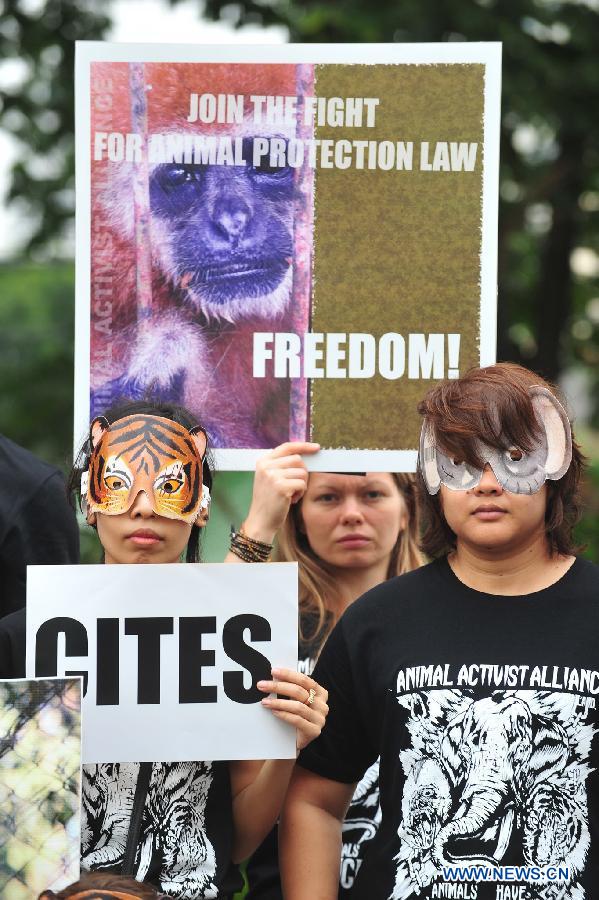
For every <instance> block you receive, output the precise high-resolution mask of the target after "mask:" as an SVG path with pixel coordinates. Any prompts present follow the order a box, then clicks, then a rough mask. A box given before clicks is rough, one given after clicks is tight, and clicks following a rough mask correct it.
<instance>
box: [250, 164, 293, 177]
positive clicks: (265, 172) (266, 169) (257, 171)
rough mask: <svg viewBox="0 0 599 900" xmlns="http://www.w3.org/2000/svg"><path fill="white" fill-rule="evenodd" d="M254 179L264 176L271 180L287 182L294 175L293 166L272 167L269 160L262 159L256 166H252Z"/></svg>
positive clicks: (251, 170) (251, 171)
mask: <svg viewBox="0 0 599 900" xmlns="http://www.w3.org/2000/svg"><path fill="white" fill-rule="evenodd" d="M250 173H251V174H252V175H253V176H254V177H258V178H259V177H260V176H263V177H265V178H268V179H269V180H276V181H286V180H287V179H289V178H290V177H291V175H292V173H293V170H292V168H291V166H271V165H270V163H269V161H268V159H262V160H260V162H259V163H258V164H257V165H255V166H250Z"/></svg>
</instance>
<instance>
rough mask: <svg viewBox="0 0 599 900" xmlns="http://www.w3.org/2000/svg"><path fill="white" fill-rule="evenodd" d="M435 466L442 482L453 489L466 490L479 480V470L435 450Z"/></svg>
mask: <svg viewBox="0 0 599 900" xmlns="http://www.w3.org/2000/svg"><path fill="white" fill-rule="evenodd" d="M437 466H438V471H439V476H440V478H441V481H442V482H443V484H445V485H447V487H449V488H451V489H452V490H455V491H468V490H470V489H471V488H473V487H475V486H476V485H477V484H478V482H479V481H480V471H479V470H478V469H475V468H474V467H473V466H469V465H468V463H466V462H464V461H463V460H461V459H459V458H458V457H454V456H447V455H446V454H445V453H443V451H442V450H437Z"/></svg>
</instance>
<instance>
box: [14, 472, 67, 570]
mask: <svg viewBox="0 0 599 900" xmlns="http://www.w3.org/2000/svg"><path fill="white" fill-rule="evenodd" d="M19 526H20V531H21V534H22V541H23V557H24V560H25V565H54V564H56V565H59V564H61V563H78V562H79V528H78V527H77V518H76V516H75V511H74V510H73V508H72V507H71V505H70V503H69V501H68V498H67V494H66V487H65V483H64V480H63V478H62V475H61V474H60V473H59V472H55V473H54V474H52V475H50V477H49V478H47V479H46V480H45V481H44V482H43V484H41V485H40V487H39V489H38V490H37V491H36V492H35V494H34V495H33V496H32V497H31V499H30V500H29V502H28V503H27V504H26V505H24V506H23V507H22V508H21V511H20V515H19Z"/></svg>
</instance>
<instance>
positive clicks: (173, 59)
mask: <svg viewBox="0 0 599 900" xmlns="http://www.w3.org/2000/svg"><path fill="white" fill-rule="evenodd" d="M76 85H77V161H78V166H77V170H78V175H77V179H78V180H77V203H78V235H77V241H78V243H77V254H78V257H77V258H78V272H77V353H76V358H77V378H76V384H77V398H76V440H77V441H78V439H79V437H80V436H82V435H84V434H85V430H86V427H87V424H88V422H89V418H90V413H91V414H92V415H96V414H98V413H101V412H102V411H103V410H104V409H105V408H106V406H107V405H109V404H110V403H111V402H112V401H113V400H115V399H116V398H117V397H121V396H123V395H124V396H130V397H133V398H136V397H141V396H143V395H144V394H145V393H146V392H147V391H148V389H151V390H152V391H153V392H154V393H157V394H159V395H160V396H162V397H164V398H167V399H169V400H176V401H178V402H181V403H184V404H185V405H186V406H188V407H189V408H191V409H192V410H193V411H195V412H197V414H198V415H199V416H200V417H201V419H202V421H203V422H204V423H205V425H206V427H207V429H208V432H209V433H210V435H211V438H212V442H213V444H214V445H215V446H216V448H217V461H218V463H219V464H220V465H221V466H222V467H224V468H231V469H234V468H242V469H243V468H246V469H251V468H253V466H254V463H255V459H256V457H257V456H258V455H259V453H260V452H261V450H262V449H263V448H266V447H272V446H274V445H276V444H278V443H281V442H282V441H285V440H289V439H296V440H305V439H313V440H317V441H319V442H320V444H321V445H322V447H323V448H324V450H323V451H322V452H321V453H320V454H318V455H317V456H316V457H314V458H313V459H310V461H309V465H310V467H311V468H319V469H323V470H337V471H339V470H341V471H364V470H375V469H378V470H390V471H402V470H403V471H406V470H412V469H414V468H415V462H416V447H417V445H418V434H419V426H420V422H419V417H418V414H417V412H416V405H417V402H418V400H419V399H420V398H421V397H422V396H423V394H424V393H425V392H426V390H427V389H428V388H429V387H431V386H432V385H433V384H434V383H435V382H436V381H438V380H439V379H442V378H446V377H449V378H453V377H457V376H458V375H459V374H460V373H463V372H465V371H466V370H467V369H468V368H469V367H471V366H473V365H487V364H490V363H492V362H494V360H495V323H496V224H497V181H498V143H499V99H500V49H499V45H497V44H468V43H453V44H439V45H433V44H414V45H399V44H386V45H361V46H359V47H355V46H353V47H347V46H342V45H338V46H315V45H312V46H307V45H303V46H302V45H289V46H285V47H281V48H273V47H254V48H248V47H235V48H228V47H206V46H202V47H199V46H198V47H191V46H185V45H178V46H166V45H165V46H156V45H141V44H140V45H110V44H97V43H89V44H85V43H83V44H79V45H78V51H77V69H76Z"/></svg>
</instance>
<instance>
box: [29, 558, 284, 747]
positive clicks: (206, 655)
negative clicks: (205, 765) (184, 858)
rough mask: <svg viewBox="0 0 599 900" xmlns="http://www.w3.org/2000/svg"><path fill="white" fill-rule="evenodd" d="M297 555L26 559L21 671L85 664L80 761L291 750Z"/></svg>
mask: <svg viewBox="0 0 599 900" xmlns="http://www.w3.org/2000/svg"><path fill="white" fill-rule="evenodd" d="M271 666H279V667H285V668H292V669H295V668H297V565H296V564H295V563H268V564H252V565H239V566H238V565H224V564H218V565H214V564H201V565H191V564H187V565H152V566H149V565H148V566H145V565H119V566H106V565H98V566H82V565H79V566H29V567H28V572H27V677H51V676H70V675H82V676H83V679H84V690H85V696H84V700H83V705H82V710H83V717H84V723H85V727H84V729H83V762H84V763H108V762H137V761H169V762H179V761H186V760H219V759H291V758H294V757H295V730H294V729H292V728H291V727H290V726H288V725H287V724H285V723H283V722H281V721H279V720H278V719H277V718H276V717H275V716H273V714H272V713H271V712H270V711H269V710H267V709H265V708H264V707H263V706H262V705H261V704H260V702H259V701H260V699H261V697H262V696H264V695H263V694H262V693H261V692H260V691H258V689H257V688H256V687H255V684H256V682H257V681H259V680H260V679H262V678H269V677H270V669H271Z"/></svg>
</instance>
